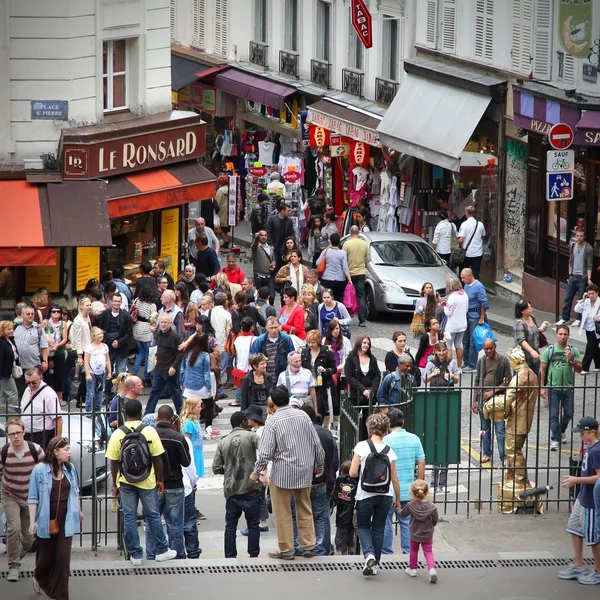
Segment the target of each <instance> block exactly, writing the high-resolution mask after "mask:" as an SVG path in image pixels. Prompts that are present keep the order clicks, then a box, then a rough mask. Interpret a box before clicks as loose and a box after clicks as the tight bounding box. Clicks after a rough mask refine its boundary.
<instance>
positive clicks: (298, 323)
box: [279, 286, 306, 340]
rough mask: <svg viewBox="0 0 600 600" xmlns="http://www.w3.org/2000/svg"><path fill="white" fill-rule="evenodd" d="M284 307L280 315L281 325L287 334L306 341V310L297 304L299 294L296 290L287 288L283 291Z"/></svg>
mask: <svg viewBox="0 0 600 600" xmlns="http://www.w3.org/2000/svg"><path fill="white" fill-rule="evenodd" d="M282 298H283V306H282V307H281V312H280V313H279V323H281V329H282V330H283V331H285V333H287V334H290V335H295V336H297V337H299V338H300V339H301V340H305V339H306V330H305V329H304V309H303V308H302V306H300V305H299V304H298V302H297V300H298V292H297V291H296V288H293V287H291V286H290V287H286V288H285V289H284V290H283V295H282Z"/></svg>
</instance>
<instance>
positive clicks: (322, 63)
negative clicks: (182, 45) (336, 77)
mask: <svg viewBox="0 0 600 600" xmlns="http://www.w3.org/2000/svg"><path fill="white" fill-rule="evenodd" d="M310 80H311V81H312V82H313V83H316V84H317V85H322V86H323V87H326V88H327V89H329V88H330V87H331V65H330V64H329V63H328V62H327V61H326V60H319V59H317V58H313V59H312V60H311V61H310Z"/></svg>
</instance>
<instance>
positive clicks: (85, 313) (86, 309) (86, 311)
mask: <svg viewBox="0 0 600 600" xmlns="http://www.w3.org/2000/svg"><path fill="white" fill-rule="evenodd" d="M78 307H79V312H78V313H77V316H76V317H75V318H74V319H73V325H72V326H71V332H70V334H69V335H70V341H71V347H72V348H73V350H75V352H77V366H76V369H75V375H76V377H75V381H77V375H78V374H79V371H80V370H81V368H82V367H83V354H84V351H85V349H86V348H87V346H88V345H89V344H91V343H92V321H91V319H90V315H91V312H92V301H91V300H90V299H89V298H88V297H84V298H82V299H81V300H79V305H78ZM77 396H78V401H77V405H78V406H77V408H80V402H79V398H81V399H84V398H85V396H86V383H85V377H83V378H82V381H81V385H80V386H79V392H78V394H77Z"/></svg>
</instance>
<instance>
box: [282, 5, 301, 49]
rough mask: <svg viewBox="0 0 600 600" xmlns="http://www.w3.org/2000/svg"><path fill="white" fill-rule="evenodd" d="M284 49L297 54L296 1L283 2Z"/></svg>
mask: <svg viewBox="0 0 600 600" xmlns="http://www.w3.org/2000/svg"><path fill="white" fill-rule="evenodd" d="M284 44H285V49H286V50H293V51H294V52H298V0H285V41H284Z"/></svg>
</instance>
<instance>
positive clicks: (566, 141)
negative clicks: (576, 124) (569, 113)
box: [548, 123, 575, 150]
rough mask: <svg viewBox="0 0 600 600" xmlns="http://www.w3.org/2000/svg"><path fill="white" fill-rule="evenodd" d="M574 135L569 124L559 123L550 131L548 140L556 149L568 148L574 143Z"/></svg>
mask: <svg viewBox="0 0 600 600" xmlns="http://www.w3.org/2000/svg"><path fill="white" fill-rule="evenodd" d="M574 135H575V134H574V133H573V130H572V129H571V127H570V126H569V125H567V124H566V123H557V124H556V125H553V126H552V127H551V129H550V131H549V132H548V141H549V142H550V145H551V146H552V147H553V148H555V149H556V150H566V149H567V148H568V147H569V146H570V145H571V144H572V143H573V137H574Z"/></svg>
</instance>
